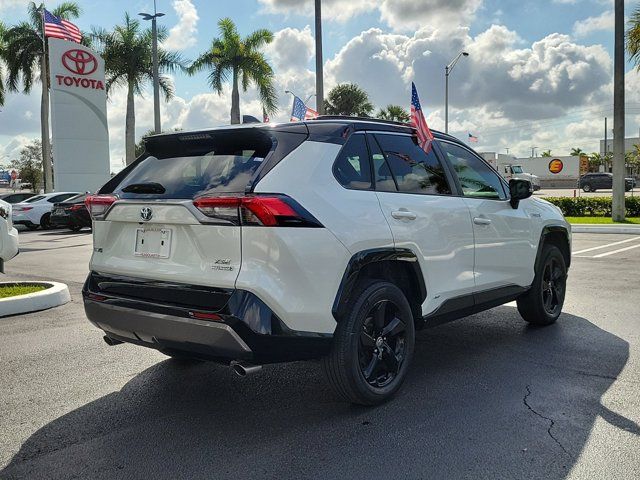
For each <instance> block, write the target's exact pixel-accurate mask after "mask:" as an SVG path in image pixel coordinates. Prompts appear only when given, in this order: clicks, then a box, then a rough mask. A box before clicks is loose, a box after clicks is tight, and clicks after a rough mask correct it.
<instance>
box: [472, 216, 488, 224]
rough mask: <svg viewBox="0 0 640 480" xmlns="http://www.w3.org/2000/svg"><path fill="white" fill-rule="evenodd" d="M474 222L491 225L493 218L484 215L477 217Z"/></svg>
mask: <svg viewBox="0 0 640 480" xmlns="http://www.w3.org/2000/svg"><path fill="white" fill-rule="evenodd" d="M473 223H475V224H476V225H491V220H490V219H488V218H483V217H475V218H474V219H473Z"/></svg>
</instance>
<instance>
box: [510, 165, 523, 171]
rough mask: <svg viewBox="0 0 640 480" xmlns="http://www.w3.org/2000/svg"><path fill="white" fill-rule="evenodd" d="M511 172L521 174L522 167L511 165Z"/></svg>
mask: <svg viewBox="0 0 640 480" xmlns="http://www.w3.org/2000/svg"><path fill="white" fill-rule="evenodd" d="M511 171H512V172H513V173H523V171H522V167H521V166H520V165H512V166H511Z"/></svg>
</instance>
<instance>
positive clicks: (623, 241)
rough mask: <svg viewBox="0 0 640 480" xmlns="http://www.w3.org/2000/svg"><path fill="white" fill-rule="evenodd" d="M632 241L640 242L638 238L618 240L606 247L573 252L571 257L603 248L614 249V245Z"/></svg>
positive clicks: (601, 246)
mask: <svg viewBox="0 0 640 480" xmlns="http://www.w3.org/2000/svg"><path fill="white" fill-rule="evenodd" d="M634 240H640V237H634V238H627V239H626V240H620V241H619V242H613V243H607V244H606V245H600V246H598V247H591V248H585V249H584V250H579V251H577V252H573V255H580V254H581V253H587V252H592V251H594V250H601V249H603V248H608V247H615V246H616V245H621V244H623V243H628V242H633V241H634ZM594 258H595V257H594Z"/></svg>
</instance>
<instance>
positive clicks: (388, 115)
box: [376, 105, 411, 123]
mask: <svg viewBox="0 0 640 480" xmlns="http://www.w3.org/2000/svg"><path fill="white" fill-rule="evenodd" d="M376 117H377V118H381V119H383V120H393V121H394V122H403V123H407V122H408V121H409V120H411V115H409V112H407V111H406V110H405V109H404V108H402V107H401V106H400V105H387V106H386V108H381V109H380V111H378V114H377V115H376Z"/></svg>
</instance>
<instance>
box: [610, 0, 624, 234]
mask: <svg viewBox="0 0 640 480" xmlns="http://www.w3.org/2000/svg"><path fill="white" fill-rule="evenodd" d="M614 52H615V53H614V75H613V199H612V208H611V216H612V217H613V221H614V222H622V221H624V217H625V197H624V186H625V185H624V177H625V175H624V174H625V166H624V130H625V129H624V64H625V62H624V0H615V48H614Z"/></svg>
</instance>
